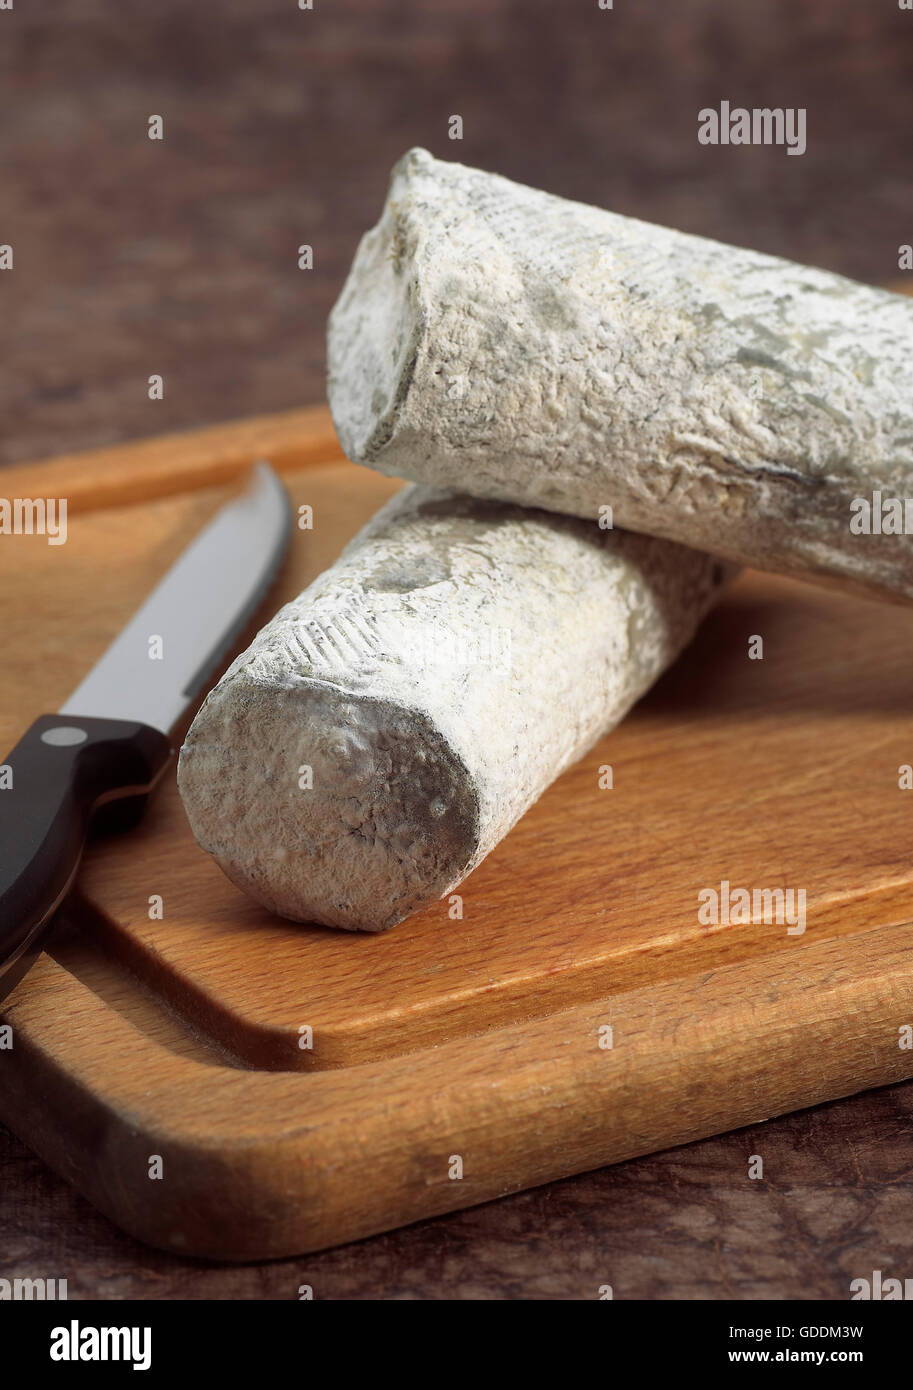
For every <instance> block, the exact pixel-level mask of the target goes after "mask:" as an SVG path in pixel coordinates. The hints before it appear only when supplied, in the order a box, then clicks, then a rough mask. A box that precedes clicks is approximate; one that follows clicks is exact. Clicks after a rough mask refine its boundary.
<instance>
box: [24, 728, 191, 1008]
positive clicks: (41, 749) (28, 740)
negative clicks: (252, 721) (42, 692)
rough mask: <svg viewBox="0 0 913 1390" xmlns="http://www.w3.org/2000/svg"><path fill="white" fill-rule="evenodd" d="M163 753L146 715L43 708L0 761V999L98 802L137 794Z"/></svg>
mask: <svg viewBox="0 0 913 1390" xmlns="http://www.w3.org/2000/svg"><path fill="white" fill-rule="evenodd" d="M170 757H171V743H170V741H169V739H168V737H167V735H166V734H163V733H161V732H160V731H159V730H158V729H154V728H152V727H151V725H149V724H140V723H135V722H132V721H127V720H122V719H89V718H83V717H82V716H81V715H80V716H77V715H68V714H43V715H42V716H41V718H40V719H36V720H35V722H34V724H33V725H32V727H31V728H30V729H29V730H28V732H27V733H26V734H25V735H24V737H23V738H21V739H20V740H19V742H18V743H17V744H16V747H15V748H14V749H13V751H12V753H10V754H9V756H8V757H7V758H6V759H5V761H4V762H3V763H2V764H0V999H3V998H4V997H5V996H6V995H7V994H8V993H9V992H10V990H11V989H12V988H13V987H14V986H15V985H16V984H18V982H19V980H20V979H21V978H22V976H23V975H24V974H25V972H26V970H27V969H28V968H29V966H30V965H31V963H32V961H33V960H34V959H35V957H36V956H37V954H38V952H39V950H40V949H41V942H42V940H43V938H44V936H45V933H46V929H47V928H48V926H49V923H50V920H51V918H52V916H53V914H54V912H55V910H56V908H57V907H58V906H59V904H60V902H61V900H62V899H63V897H64V896H65V894H66V892H67V890H68V888H69V887H70V884H71V883H72V881H73V878H74V876H75V874H76V870H77V869H78V867H79V861H80V859H81V858H82V851H83V846H84V845H85V841H86V836H87V834H88V831H89V825H90V822H91V820H92V816H93V813H94V812H95V810H96V808H97V807H99V806H101V805H102V804H103V803H105V802H109V801H114V800H117V799H120V798H122V797H129V798H134V799H136V798H138V797H142V798H143V799H144V798H145V795H146V794H147V793H148V792H149V791H150V790H151V789H152V787H153V786H154V785H155V782H156V781H157V780H158V778H159V777H160V776H161V774H162V772H164V770H165V767H166V765H167V763H168V760H169V758H170Z"/></svg>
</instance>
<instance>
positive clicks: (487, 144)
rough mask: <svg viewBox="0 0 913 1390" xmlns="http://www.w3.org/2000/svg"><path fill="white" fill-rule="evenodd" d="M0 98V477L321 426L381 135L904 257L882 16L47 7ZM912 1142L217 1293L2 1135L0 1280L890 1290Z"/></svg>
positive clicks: (737, 1166) (29, 16) (694, 1182)
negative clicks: (6, 269)
mask: <svg viewBox="0 0 913 1390" xmlns="http://www.w3.org/2000/svg"><path fill="white" fill-rule="evenodd" d="M0 78H2V106H0V180H2V184H0V242H9V243H11V244H12V245H13V247H14V250H15V270H14V271H13V272H12V273H5V274H2V275H0V296H2V300H0V419H2V422H3V429H2V439H0V462H11V461H24V460H27V459H31V458H37V457H41V456H45V455H50V454H54V453H58V452H64V451H66V452H70V451H72V450H74V449H78V448H83V447H91V446H93V445H101V444H107V443H112V442H115V441H118V440H122V439H129V438H135V437H137V436H140V435H144V434H151V433H159V432H162V431H165V430H171V429H180V428H185V427H187V428H189V427H193V426H196V425H201V424H205V423H207V422H211V421H215V420H222V419H229V418H233V417H237V416H242V415H248V414H253V413H257V412H262V411H270V410H279V409H284V408H286V407H293V406H298V405H302V404H309V403H313V402H318V401H320V400H322V398H323V371H324V351H323V334H324V324H325V320H326V314H327V311H328V309H329V307H330V305H331V304H332V302H333V299H334V298H335V296H336V294H337V292H338V289H339V286H340V284H341V281H342V278H343V276H344V274H345V271H346V268H347V265H348V263H349V260H350V258H351V256H352V253H353V251H354V248H355V245H356V242H357V239H358V237H359V235H360V234H361V232H362V231H364V230H365V228H366V227H368V226H369V225H370V224H371V223H372V222H373V221H374V220H375V218H376V216H377V213H378V211H379V208H380V204H381V201H382V198H383V194H384V190H385V185H386V179H387V174H388V171H389V167H390V165H391V164H392V163H393V161H394V160H395V159H396V158H397V157H398V156H399V155H400V154H402V153H403V151H404V150H405V149H407V148H408V147H409V146H410V145H413V144H421V145H425V146H426V147H427V148H429V149H431V150H432V151H433V152H434V153H436V154H438V155H441V156H444V157H454V158H459V159H461V160H463V161H464V162H466V163H470V164H478V165H481V166H483V167H485V168H489V169H494V170H497V171H499V172H501V173H504V174H507V175H509V176H511V177H513V178H516V179H520V180H522V181H524V182H528V183H531V184H536V185H540V186H543V187H546V188H549V189H550V190H552V191H554V192H557V193H561V194H564V195H566V196H569V197H574V198H580V199H583V200H585V201H590V202H594V203H598V204H602V205H604V206H606V207H611V208H613V209H615V210H617V211H619V212H624V213H629V214H632V215H635V216H638V217H643V218H647V219H650V220H654V221H658V222H664V223H668V224H671V225H675V226H678V227H681V228H684V229H685V230H688V231H693V232H699V233H703V234H706V235H710V236H714V237H718V238H719V239H721V240H728V241H733V242H740V243H743V244H746V245H752V246H755V247H757V248H759V249H761V250H764V251H770V252H775V253H778V254H782V255H786V256H790V257H792V258H794V259H796V260H802V261H808V262H812V263H816V264H819V265H823V266H827V267H830V268H833V269H835V270H839V271H842V272H844V273H846V274H849V275H853V276H856V277H858V278H860V279H867V280H872V281H884V280H891V279H894V278H896V277H897V248H898V245H899V244H900V243H901V242H909V241H910V240H911V239H913V202H911V196H910V194H911V162H913V148H911V145H910V113H911V101H913V14H910V13H904V12H901V11H899V10H898V8H897V4H896V0H802V3H801V4H798V3H797V2H796V0H740V2H739V3H734V0H729V3H727V2H726V0H676V3H674V4H671V3H669V0H616V8H615V9H614V10H612V11H609V12H606V11H600V10H599V9H598V6H597V0H561V3H558V0H315V9H314V10H313V11H299V10H298V9H297V7H296V4H295V0H257V3H255V4H254V3H251V0H218V3H215V0H156V3H155V4H154V5H153V4H148V3H145V0H81V3H80V0H57V3H55V4H54V5H52V6H51V5H42V6H40V7H38V8H35V7H30V6H27V5H25V4H22V5H17V8H16V9H15V10H13V11H11V12H10V11H0ZM723 98H727V99H729V100H730V101H732V102H733V104H741V105H745V106H755V105H758V106H804V107H806V108H807V111H808V151H807V153H806V154H805V155H803V156H802V157H801V158H796V157H788V156H787V155H786V153H785V150H784V149H782V148H779V149H777V148H767V149H753V148H741V147H730V148H716V149H714V148H711V147H702V146H700V145H698V143H697V112H698V110H699V108H700V107H702V106H705V105H709V106H718V104H719V102H720V101H721V100H722V99H723ZM153 113H156V114H160V115H162V116H163V117H164V119H165V139H164V141H162V142H160V143H159V142H150V141H149V140H148V139H147V138H146V122H147V118H148V116H149V115H150V114H153ZM454 113H458V114H460V115H461V116H462V117H463V120H464V137H465V138H464V139H463V141H462V143H456V142H451V141H449V140H448V138H447V118H448V117H449V116H450V115H452V114H454ZM302 242H309V243H311V244H313V246H314V249H315V257H316V268H315V269H314V271H313V272H310V273H307V272H300V271H298V269H297V266H296V252H297V247H298V245H299V244H300V243H302ZM154 372H158V373H161V374H162V375H163V376H164V378H165V399H164V400H163V401H161V402H150V401H149V400H148V399H147V395H146V391H147V386H146V381H147V378H148V377H149V375H150V374H152V373H154ZM0 693H2V691H0ZM759 1046H761V1043H760V1041H759ZM911 1128H913V1084H911V1085H908V1086H899V1087H894V1088H892V1089H890V1090H887V1091H883V1092H878V1093H875V1094H872V1095H869V1096H863V1097H858V1098H856V1099H853V1100H850V1101H845V1102H843V1103H838V1104H834V1105H830V1106H826V1107H822V1108H820V1109H819V1110H816V1111H813V1112H810V1113H808V1114H803V1115H799V1116H794V1117H792V1118H790V1119H786V1120H780V1121H777V1122H775V1123H773V1124H769V1125H767V1126H764V1127H759V1128H756V1129H753V1130H750V1131H745V1132H742V1133H739V1134H735V1135H729V1136H724V1137H722V1138H719V1139H715V1140H711V1141H708V1142H706V1143H703V1144H699V1145H693V1146H691V1147H689V1148H687V1149H683V1150H678V1151H676V1152H673V1153H669V1154H665V1155H660V1156H657V1157H653V1158H647V1159H641V1160H639V1161H637V1162H635V1163H629V1164H626V1165H624V1166H622V1167H618V1168H614V1169H607V1170H605V1171H602V1172H599V1173H595V1174H591V1175H587V1176H584V1177H581V1178H577V1179H574V1180H572V1181H568V1182H565V1183H561V1184H556V1185H553V1186H551V1187H548V1188H543V1189H539V1190H538V1191H535V1192H531V1193H527V1194H523V1195H521V1196H518V1197H513V1198H510V1199H508V1200H505V1201H502V1202H499V1203H495V1204H493V1205H491V1206H488V1207H484V1208H480V1209H477V1210H474V1211H469V1212H465V1213H461V1214H458V1215H456V1216H452V1217H447V1218H444V1219H441V1220H438V1221H435V1222H429V1223H426V1224H423V1225H421V1226H417V1227H413V1228H410V1229H407V1230H404V1231H400V1232H396V1233H393V1234H391V1235H387V1236H382V1237H378V1238H377V1239H375V1240H373V1241H369V1242H365V1243H362V1244H360V1245H357V1246H349V1247H346V1248H344V1249H341V1250H337V1251H331V1252H328V1253H326V1254H322V1255H317V1256H312V1257H304V1258H302V1259H300V1260H293V1261H288V1262H282V1263H277V1264H271V1265H266V1266H261V1267H257V1268H251V1267H246V1268H241V1269H237V1268H234V1269H217V1268H213V1267H211V1266H204V1265H199V1264H197V1263H194V1262H190V1261H179V1260H176V1259H173V1258H171V1257H167V1256H161V1255H157V1254H155V1253H153V1252H149V1251H147V1250H145V1249H143V1248H142V1247H140V1246H138V1245H136V1244H135V1243H134V1242H132V1241H130V1240H129V1239H127V1238H126V1237H123V1236H121V1235H120V1234H119V1233H118V1232H116V1231H115V1230H114V1229H113V1228H112V1227H111V1226H110V1225H109V1224H108V1223H107V1222H106V1221H105V1220H104V1219H103V1218H101V1217H100V1216H98V1215H96V1214H95V1213H94V1212H93V1211H92V1210H91V1209H90V1208H89V1207H88V1206H87V1205H86V1204H85V1203H84V1202H83V1201H82V1200H81V1199H80V1198H78V1197H76V1196H75V1195H74V1194H73V1193H72V1192H71V1191H70V1190H69V1189H68V1188H67V1187H65V1186H64V1185H63V1184H62V1183H61V1182H59V1181H58V1180H57V1179H55V1178H54V1177H53V1176H51V1175H50V1174H49V1173H48V1172H47V1171H46V1170H45V1169H44V1168H43V1166H42V1165H41V1164H39V1163H38V1162H37V1160H35V1159H33V1158H32V1157H31V1156H30V1155H29V1153H28V1152H27V1151H26V1150H25V1149H24V1148H23V1147H22V1146H21V1145H20V1144H19V1143H18V1142H17V1141H16V1140H15V1139H14V1138H13V1137H12V1136H10V1135H8V1134H7V1133H6V1132H5V1131H0V1273H3V1274H5V1275H8V1274H9V1273H11V1272H13V1273H16V1272H18V1273H24V1274H41V1273H43V1274H45V1275H47V1276H58V1277H67V1278H69V1280H70V1291H71V1295H72V1296H73V1297H79V1296H81V1297H99V1296H100V1297H126V1296H131V1295H132V1296H140V1297H150V1298H163V1297H164V1298H170V1297H188V1298H200V1297H229V1296H237V1297H251V1298H258V1297H275V1298H294V1297H296V1296H297V1288H298V1285H299V1284H301V1283H310V1284H312V1285H313V1286H314V1289H315V1294H316V1296H317V1297H346V1298H435V1299H443V1298H480V1297H494V1298H531V1297H547V1298H577V1297H583V1298H593V1297H596V1296H597V1290H598V1286H599V1285H600V1284H603V1283H611V1284H612V1285H613V1286H614V1288H615V1291H616V1296H617V1297H621V1298H636V1297H641V1298H643V1297H650V1298H694V1297H706V1298H720V1297H738V1298H760V1297H764V1298H790V1299H800V1298H808V1297H814V1296H820V1297H825V1298H835V1299H842V1298H846V1297H847V1296H848V1292H849V1283H850V1280H851V1279H853V1278H856V1277H859V1276H869V1275H870V1274H871V1271H872V1270H873V1269H882V1270H883V1271H885V1273H891V1274H894V1275H897V1276H901V1277H902V1276H904V1275H910V1274H913V1249H911V1247H913V1203H911V1196H913V1164H911V1160H910V1134H911ZM750 1154H761V1155H762V1156H763V1157H764V1160H765V1180H764V1181H763V1182H753V1181H750V1180H749V1179H748V1177H747V1160H748V1156H749V1155H750Z"/></svg>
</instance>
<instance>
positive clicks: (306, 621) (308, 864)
mask: <svg viewBox="0 0 913 1390" xmlns="http://www.w3.org/2000/svg"><path fill="white" fill-rule="evenodd" d="M728 569H729V567H728V566H725V565H724V564H722V563H721V562H718V561H716V560H714V559H712V558H711V557H710V556H707V555H703V554H701V553H699V552H697V551H694V550H689V549H686V548H685V547H683V546H678V545H674V544H671V543H670V542H668V541H659V540H654V539H651V538H647V537H643V536H635V535H630V534H627V533H624V532H621V531H612V530H604V531H603V530H600V529H599V527H598V525H597V524H595V523H594V522H584V521H580V520H577V519H575V518H572V517H559V516H556V515H554V514H552V513H549V512H545V511H539V510H532V509H526V508H521V507H515V506H510V505H506V504H503V503H498V502H485V501H478V500H476V499H473V498H469V497H466V496H464V495H457V494H451V493H447V492H446V491H442V490H437V489H432V488H427V487H408V488H406V489H405V490H404V491H403V492H401V493H400V494H398V495H397V496H396V497H395V498H394V499H393V500H392V502H390V503H389V504H388V505H387V506H386V507H385V508H384V509H383V510H382V511H381V512H379V513H378V515H377V516H376V517H375V518H374V519H373V521H372V522H371V523H370V524H369V525H368V526H367V527H366V528H365V529H364V530H363V531H361V532H360V534H359V535H358V536H356V538H355V539H354V540H353V541H352V542H351V543H350V544H349V545H348V547H347V548H346V550H345V551H344V552H343V554H342V556H341V557H340V559H339V560H338V561H337V562H336V564H335V565H333V566H332V568H331V569H329V570H327V571H326V572H325V573H324V574H323V575H322V576H321V577H320V578H319V579H317V580H316V582H315V583H314V584H312V585H311V586H310V588H308V589H307V590H305V592H304V593H303V594H301V595H300V596H299V597H298V598H296V599H295V600H294V601H293V602H292V603H289V604H288V605H287V606H286V607H285V608H283V609H282V610H281V611H280V612H279V613H278V614H277V615H276V617H275V618H274V619H273V620H272V622H270V623H269V624H268V625H267V626H266V627H265V628H263V630H262V631H261V632H260V633H259V634H258V636H257V637H256V638H255V640H254V642H253V643H252V645H251V646H250V647H249V648H248V650H247V651H246V652H244V653H243V654H242V655H241V656H240V657H238V659H237V660H236V661H235V662H234V663H233V664H232V665H231V666H230V667H229V669H228V670H227V671H226V673H225V675H224V676H223V677H222V679H221V680H220V681H219V683H218V684H217V685H216V687H215V688H214V689H213V690H212V692H211V693H210V694H209V696H208V697H207V699H206V701H205V702H204V704H203V706H202V707H201V709H200V711H199V713H198V715H197V717H196V719H195V720H194V722H193V724H192V726H191V728H190V730H189V732H188V734H187V738H186V741H185V743H184V746H183V748H182V749H181V755H180V762H179V766H178V785H179V787H180V791H181V796H182V797H183V800H184V805H185V807H186V810H187V815H188V817H189V820H190V824H191V826H192V828H193V832H194V834H195V835H196V837H197V839H198V841H199V842H200V844H201V845H202V846H203V848H204V849H206V850H208V851H209V853H210V854H212V855H213V856H214V857H215V859H216V860H217V861H218V863H219V864H220V865H221V866H222V868H223V869H224V871H225V872H226V873H227V874H228V876H229V878H231V879H232V880H233V882H234V883H236V884H237V885H238V886H239V887H241V888H243V889H245V890H246V891H247V892H249V893H251V894H252V895H253V896H254V897H255V898H257V899H259V900H260V902H262V903H264V904H265V905H266V906H267V907H269V908H271V909H273V910H274V911H275V912H278V913H281V914H282V915H283V916H284V917H291V918H294V919H296V920H300V921H312V922H322V923H326V924H328V925H330V926H335V927H346V928H350V929H353V930H363V931H381V930H383V929H384V928H385V927H389V926H392V925H393V924H394V923H396V922H398V921H400V920H401V918H403V917H405V916H406V915H407V913H410V912H412V911H413V910H414V909H415V908H417V907H419V906H421V905H422V904H423V903H427V902H430V901H432V900H434V899H436V898H439V897H441V895H442V894H445V893H447V892H449V890H451V889H453V888H454V887H455V886H456V885H457V884H458V883H459V882H460V881H461V880H462V879H463V878H465V876H466V875H467V874H468V873H469V872H470V871H471V870H472V869H473V868H475V866H476V865H477V864H478V863H479V862H480V861H481V860H482V859H484V858H485V856H486V854H488V853H489V851H490V850H492V849H493V848H494V846H495V845H496V844H497V843H498V841H499V840H500V839H501V838H502V837H503V836H504V835H506V834H507V832H508V830H510V828H511V826H512V825H513V824H514V823H515V822H516V821H517V820H518V819H519V817H520V816H522V815H523V813H524V811H525V810H526V809H527V808H528V807H529V806H530V805H532V803H533V802H534V801H535V800H536V798H537V797H538V796H539V795H540V794H541V793H542V792H543V791H544V790H545V788H546V787H547V786H548V785H549V783H550V782H551V781H553V780H554V778H556V777H557V776H558V774H559V773H561V772H562V771H563V770H564V769H565V768H566V767H568V766H569V764H571V763H572V762H574V761H575V759H577V758H579V757H580V756H581V755H582V754H583V753H584V752H586V750H587V749H588V748H589V747H590V746H591V744H592V743H593V742H594V741H595V740H596V739H597V738H599V737H600V735H601V734H604V733H605V732H606V731H607V730H608V729H610V728H611V727H612V726H613V725H614V724H616V723H617V722H618V721H619V720H620V719H621V718H622V717H623V715H624V714H625V713H626V712H627V710H628V709H629V708H630V706H631V705H632V704H633V703H634V701H635V700H637V698H638V697H639V696H640V695H642V694H643V693H644V691H645V690H646V689H647V688H648V686H650V685H651V684H652V682H653V681H654V680H655V679H656V678H657V676H658V675H659V674H660V673H661V672H662V671H663V670H664V669H665V668H666V667H667V666H668V665H669V663H670V662H671V661H673V660H674V659H675V657H676V656H677V655H678V653H679V652H680V651H681V649H682V647H683V646H684V645H685V644H686V643H687V642H688V640H689V639H690V638H691V636H692V634H693V632H694V630H695V628H696V626H697V624H698V622H699V621H700V619H701V617H702V615H703V614H704V613H705V611H706V610H707V608H708V607H709V605H710V604H711V602H712V601H713V599H714V597H715V596H716V594H717V593H718V592H719V591H720V588H721V586H722V584H723V583H724V581H725V579H726V577H727V571H728ZM596 775H597V774H596V769H595V768H594V769H593V777H594V778H595V777H596Z"/></svg>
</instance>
